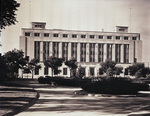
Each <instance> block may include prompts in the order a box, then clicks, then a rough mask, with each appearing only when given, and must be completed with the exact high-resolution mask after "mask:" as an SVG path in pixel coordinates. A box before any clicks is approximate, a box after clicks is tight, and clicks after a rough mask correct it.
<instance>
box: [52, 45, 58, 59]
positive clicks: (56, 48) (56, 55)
mask: <svg viewBox="0 0 150 116" xmlns="http://www.w3.org/2000/svg"><path fill="white" fill-rule="evenodd" d="M58 55H59V42H53V56H54V57H57V58H58Z"/></svg>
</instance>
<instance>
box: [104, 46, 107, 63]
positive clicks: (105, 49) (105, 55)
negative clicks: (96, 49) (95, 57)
mask: <svg viewBox="0 0 150 116" xmlns="http://www.w3.org/2000/svg"><path fill="white" fill-rule="evenodd" d="M106 59H107V44H104V60H103V61H104V62H105V60H106Z"/></svg>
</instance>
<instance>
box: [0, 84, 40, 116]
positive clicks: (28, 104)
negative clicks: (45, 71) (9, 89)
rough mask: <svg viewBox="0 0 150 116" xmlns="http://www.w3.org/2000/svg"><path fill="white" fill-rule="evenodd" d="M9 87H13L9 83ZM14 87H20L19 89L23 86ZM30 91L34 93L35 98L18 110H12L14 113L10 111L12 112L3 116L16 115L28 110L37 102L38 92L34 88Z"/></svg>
mask: <svg viewBox="0 0 150 116" xmlns="http://www.w3.org/2000/svg"><path fill="white" fill-rule="evenodd" d="M11 85H14V84H12V83H11ZM16 85H17V86H21V87H22V86H23V85H21V84H16ZM16 85H15V86H16ZM26 87H27V86H26ZM31 89H32V90H31V91H33V92H36V96H35V98H33V100H32V101H30V102H28V103H27V104H25V105H24V106H22V107H20V108H19V109H17V110H14V111H12V112H9V113H6V114H4V115H3V116H13V115H16V114H18V113H20V112H22V111H23V110H26V109H27V108H29V107H30V106H32V105H33V104H34V103H35V102H36V101H37V100H38V98H39V97H40V94H39V92H37V91H36V90H35V89H34V88H31Z"/></svg>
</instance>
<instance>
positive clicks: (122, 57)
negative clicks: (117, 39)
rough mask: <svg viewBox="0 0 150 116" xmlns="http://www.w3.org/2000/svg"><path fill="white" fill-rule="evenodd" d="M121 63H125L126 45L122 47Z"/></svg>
mask: <svg viewBox="0 0 150 116" xmlns="http://www.w3.org/2000/svg"><path fill="white" fill-rule="evenodd" d="M121 63H124V44H122V45H121Z"/></svg>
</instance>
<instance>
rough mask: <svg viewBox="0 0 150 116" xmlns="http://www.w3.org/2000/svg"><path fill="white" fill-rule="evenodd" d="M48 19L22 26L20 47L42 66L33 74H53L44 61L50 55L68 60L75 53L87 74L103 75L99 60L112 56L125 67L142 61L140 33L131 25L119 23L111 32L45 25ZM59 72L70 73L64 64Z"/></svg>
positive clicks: (67, 74)
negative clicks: (130, 29) (54, 27)
mask: <svg viewBox="0 0 150 116" xmlns="http://www.w3.org/2000/svg"><path fill="white" fill-rule="evenodd" d="M45 26H46V23H43V22H32V28H22V35H21V36H20V49H21V50H23V51H24V53H25V56H28V57H29V59H30V60H31V59H32V58H37V59H39V60H40V64H41V65H42V69H40V70H35V72H34V77H39V76H45V75H51V73H52V72H51V69H49V68H47V67H45V66H44V64H43V62H44V61H45V60H46V59H47V58H48V57H49V56H55V57H59V58H64V59H65V60H69V59H70V58H72V57H74V58H75V59H76V60H77V62H78V65H81V66H82V68H83V70H84V75H85V76H98V75H100V70H99V68H100V63H101V62H104V61H105V60H106V59H111V60H113V61H115V62H116V63H117V65H121V66H122V67H123V68H124V72H125V69H126V68H127V67H128V66H129V65H130V64H132V63H133V62H142V41H141V38H140V33H128V27H124V26H116V27H115V28H114V29H113V31H112V32H104V31H79V30H63V29H45ZM60 70H61V73H60V74H59V76H65V77H66V76H70V72H69V71H70V70H69V68H68V67H67V66H66V65H65V64H63V65H62V67H60Z"/></svg>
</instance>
